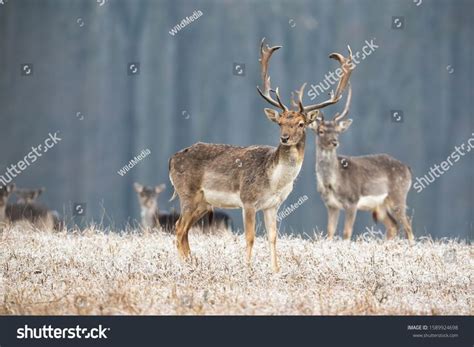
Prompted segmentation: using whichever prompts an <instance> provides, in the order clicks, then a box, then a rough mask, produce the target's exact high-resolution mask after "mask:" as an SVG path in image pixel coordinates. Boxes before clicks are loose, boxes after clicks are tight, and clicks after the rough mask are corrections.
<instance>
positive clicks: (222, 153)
mask: <svg viewBox="0 0 474 347" xmlns="http://www.w3.org/2000/svg"><path fill="white" fill-rule="evenodd" d="M279 48H281V47H280V46H275V47H269V46H268V45H264V40H262V42H261V46H260V64H261V69H262V70H261V76H262V81H263V90H260V88H258V87H257V90H258V92H259V94H260V95H261V96H262V97H263V99H264V100H265V101H267V102H268V103H269V104H271V105H272V106H274V107H276V108H278V109H279V111H276V110H274V109H270V108H266V109H265V110H264V111H265V114H266V116H267V118H268V119H269V120H271V121H272V122H274V123H276V124H278V126H279V127H280V144H279V146H278V147H276V148H275V147H270V146H258V145H257V146H250V147H238V146H231V145H224V144H208V143H196V144H194V145H192V146H191V147H188V148H185V149H183V150H181V151H180V152H178V153H176V154H174V155H173V156H172V157H171V158H170V161H169V170H170V180H171V182H172V184H173V186H174V188H175V194H176V193H177V195H178V196H179V199H180V205H181V217H180V218H179V220H178V222H177V223H176V236H177V248H178V253H179V254H180V256H181V257H182V258H187V257H189V255H190V252H191V250H190V248H189V241H188V231H189V228H190V227H191V226H192V225H193V224H194V223H195V222H196V221H197V220H199V218H201V216H203V215H204V214H205V213H207V212H208V211H209V210H212V208H213V207H218V208H225V209H229V208H242V210H243V219H244V229H245V238H246V241H247V262H248V263H249V264H250V262H251V257H252V246H253V243H254V238H255V215H256V213H257V212H258V211H260V210H262V211H263V214H264V220H265V227H266V230H267V233H268V240H269V243H270V253H271V263H272V267H273V269H274V271H278V270H279V266H278V261H277V255H276V239H277V219H276V217H277V211H278V208H279V206H280V205H281V203H282V202H283V201H285V199H286V198H287V197H288V195H289V194H290V192H291V191H292V189H293V182H294V180H295V179H296V177H297V176H298V174H299V172H300V169H301V165H302V163H303V158H304V149H305V139H306V135H305V129H306V127H308V126H309V125H310V124H311V123H312V122H313V121H314V120H315V119H316V116H317V115H318V114H319V109H321V108H323V107H325V106H328V105H332V104H335V103H336V102H338V101H339V100H340V98H341V94H342V91H343V90H344V88H345V84H346V83H347V81H348V78H349V74H350V70H349V69H348V68H344V67H343V73H344V76H343V78H341V79H340V80H339V85H338V87H337V93H336V94H334V93H331V97H330V99H329V100H326V101H324V102H322V103H319V104H315V105H309V106H303V103H302V97H303V91H304V87H305V85H306V84H303V85H302V86H301V88H300V90H299V91H298V96H299V99H298V102H296V101H294V102H293V106H295V107H296V109H288V108H287V107H286V106H285V105H284V104H283V103H282V101H281V99H280V95H279V92H278V88H277V89H276V90H272V89H271V86H270V76H269V75H268V63H269V60H270V58H271V56H272V54H273V53H274V52H275V51H276V50H277V49H279ZM330 57H331V58H334V59H336V60H338V61H339V62H340V63H342V62H343V57H342V56H341V55H340V54H331V55H330ZM270 92H272V93H273V94H274V95H275V97H276V99H275V98H274V97H273V96H272V94H271V93H270ZM175 194H174V195H173V198H174V197H175Z"/></svg>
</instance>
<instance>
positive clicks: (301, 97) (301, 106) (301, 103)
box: [296, 82, 306, 113]
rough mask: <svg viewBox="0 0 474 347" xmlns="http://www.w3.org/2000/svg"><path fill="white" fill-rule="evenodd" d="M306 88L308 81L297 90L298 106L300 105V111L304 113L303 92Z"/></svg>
mask: <svg viewBox="0 0 474 347" xmlns="http://www.w3.org/2000/svg"><path fill="white" fill-rule="evenodd" d="M305 88H306V82H305V83H303V84H302V85H301V87H300V89H299V90H297V91H296V95H297V96H298V107H299V111H300V113H304V106H303V93H304V89H305Z"/></svg>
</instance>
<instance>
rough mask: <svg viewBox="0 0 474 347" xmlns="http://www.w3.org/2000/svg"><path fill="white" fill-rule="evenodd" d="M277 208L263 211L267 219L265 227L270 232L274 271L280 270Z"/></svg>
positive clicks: (269, 240)
mask: <svg viewBox="0 0 474 347" xmlns="http://www.w3.org/2000/svg"><path fill="white" fill-rule="evenodd" d="M277 212H278V209H277V208H269V209H267V210H264V211H263V216H264V219H265V228H266V229H267V233H268V242H269V243H270V256H271V261H272V268H273V271H274V272H278V271H280V267H279V266H278V260H277V255H276V240H277V219H276V218H277Z"/></svg>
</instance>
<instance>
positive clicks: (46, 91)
mask: <svg viewBox="0 0 474 347" xmlns="http://www.w3.org/2000/svg"><path fill="white" fill-rule="evenodd" d="M197 10H200V11H201V12H202V13H203V15H202V16H201V17H200V18H198V19H196V20H195V21H194V22H192V23H190V24H189V25H188V26H187V27H185V28H184V29H182V30H181V31H179V32H178V33H177V34H175V35H174V36H173V35H171V34H170V33H169V31H170V30H171V29H172V28H173V27H174V26H175V25H177V24H178V23H180V22H181V21H182V19H183V18H185V17H186V16H190V15H192V14H193V11H197ZM473 14H474V2H473V1H470V0H456V1H451V0H430V1H429V0H417V1H412V0H384V1H372V0H360V1H355V0H336V1H333V0H318V1H314V0H298V1H289V0H286V1H282V0H273V1H257V0H255V1H253V0H252V1H251V0H246V1H231V0H227V1H225V0H222V1H218V0H213V1H211V0H203V1H184V0H179V1H164V0H136V1H126V0H100V1H96V0H69V1H60V0H41V1H38V0H8V1H7V0H4V1H3V5H0V117H1V125H0V144H1V148H2V151H1V156H0V174H3V173H4V172H5V170H6V169H7V167H8V166H9V165H11V164H13V163H16V162H18V160H20V159H22V158H23V157H24V156H25V155H26V154H27V153H28V151H29V150H30V148H31V146H35V145H37V144H39V143H41V142H43V141H44V139H45V138H47V136H48V133H49V132H53V133H54V132H55V131H59V135H60V137H61V138H62V141H61V142H60V143H58V144H57V145H56V147H54V148H53V149H51V150H50V151H49V152H48V153H46V154H44V155H43V156H42V157H41V158H40V159H38V160H37V162H35V163H33V164H32V165H31V166H30V167H29V168H28V169H26V170H25V171H24V172H23V173H22V174H21V175H19V176H18V177H17V178H16V179H15V183H16V184H17V185H18V186H22V187H36V186H44V187H46V189H47V191H46V192H45V193H44V195H43V196H42V197H41V198H40V200H42V201H43V202H45V203H47V204H48V205H49V206H50V207H51V208H54V209H56V210H58V211H61V212H64V214H65V215H66V217H68V218H71V206H72V204H74V203H77V202H85V203H87V210H86V216H85V217H82V223H84V222H86V221H91V220H94V221H101V220H103V222H104V224H106V225H113V226H116V227H123V226H124V225H126V223H128V222H130V223H133V221H135V220H138V219H139V218H140V215H139V208H138V202H137V198H136V194H135V192H134V191H133V188H132V184H133V182H135V181H138V182H141V183H144V184H149V185H154V184H160V183H166V184H167V190H166V191H165V192H164V193H163V194H162V195H161V197H160V207H161V208H162V209H166V210H170V209H171V208H173V207H174V208H179V205H178V203H177V200H176V201H173V202H172V203H170V202H168V199H169V198H170V197H171V195H172V192H173V189H172V187H171V184H170V182H169V179H168V158H169V157H170V155H172V154H173V153H175V152H176V151H178V150H180V149H182V148H183V147H186V146H189V145H191V144H193V143H195V142H197V141H204V142H215V143H228V144H235V145H243V146H245V145H251V144H265V145H277V143H278V136H279V132H278V128H277V126H276V125H274V124H273V123H271V122H269V121H268V120H267V119H266V117H265V115H264V112H263V108H264V107H267V104H266V103H265V102H264V101H263V100H262V99H261V97H260V96H259V95H258V94H257V91H256V88H255V87H256V85H257V84H260V79H259V73H260V70H259V68H260V66H259V63H258V53H259V52H258V48H259V42H260V40H261V38H262V37H266V38H267V40H268V42H269V43H270V44H271V45H277V44H281V45H282V46H283V49H281V50H280V51H278V52H277V53H276V54H275V55H274V57H273V61H272V64H271V68H270V74H271V76H272V85H273V86H279V87H280V93H281V94H282V96H284V98H285V101H286V102H287V103H288V100H289V96H290V92H291V91H293V90H295V89H296V88H298V87H299V86H300V85H301V84H302V83H303V82H305V81H307V82H309V83H310V84H311V83H313V84H316V83H319V82H320V81H322V79H323V77H324V74H325V73H327V72H329V71H333V70H334V69H335V68H336V67H337V64H336V63H335V62H334V61H332V60H330V59H328V54H329V53H331V52H333V51H338V52H341V53H344V54H345V53H346V45H347V44H350V45H351V47H352V49H353V50H354V51H357V50H360V49H361V48H362V46H363V45H364V42H365V40H369V41H370V40H371V39H374V42H375V43H376V44H377V45H378V46H379V48H377V49H376V51H375V52H374V53H373V54H372V55H370V56H369V57H367V59H365V60H364V61H362V62H361V64H360V65H359V66H358V67H357V69H356V70H355V71H354V73H353V75H352V85H353V90H354V93H353V98H352V100H353V101H352V107H351V118H353V119H354V124H353V125H352V127H351V129H350V130H349V131H348V132H347V133H346V134H344V135H343V136H341V140H342V143H341V146H340V148H339V152H340V153H343V154H349V155H362V154H369V153H378V152H386V153H389V154H391V155H393V156H395V157H396V158H398V159H400V160H402V161H404V162H405V163H407V164H408V165H410V166H411V168H412V170H413V175H414V177H416V176H422V175H424V174H426V173H427V172H428V170H429V168H430V167H431V166H432V165H434V164H439V163H440V162H441V161H443V160H445V159H446V158H447V157H448V156H449V155H450V154H451V152H452V151H454V146H455V145H460V144H461V143H463V142H465V141H467V139H469V137H471V136H472V135H471V134H472V133H473V131H474V127H473V111H472V110H473V102H472V99H473V96H474V94H473V83H472V81H473V77H474V76H473V45H472V44H473V38H474V23H473V20H472V17H473ZM394 16H402V17H404V18H403V25H404V26H403V28H402V29H393V28H392V25H393V23H392V22H393V18H392V17H394ZM25 63H29V64H33V70H32V71H33V73H32V74H31V75H29V76H23V75H22V74H21V66H22V64H25ZM130 63H139V69H140V70H139V71H138V72H139V73H138V74H136V75H133V74H130V72H129V70H128V67H129V64H130ZM234 64H238V65H242V64H245V70H243V71H242V73H241V74H240V75H239V74H238V73H237V72H236V70H235V69H234ZM307 91H308V89H307ZM325 97H326V95H322V96H320V97H319V98H318V99H317V101H320V100H322V99H324V98H325ZM305 101H306V103H310V102H311V100H310V99H309V98H308V95H306V97H305ZM338 107H342V106H341V105H339V106H333V107H332V108H330V109H326V112H325V113H326V115H331V114H332V113H333V112H336V110H338ZM391 110H402V111H403V113H404V119H403V122H402V123H396V122H393V120H392V118H391ZM314 146H315V145H314V135H313V134H312V133H309V134H308V138H307V147H306V157H305V162H304V165H303V168H302V171H301V174H300V176H299V178H298V180H297V181H296V183H295V187H294V190H293V192H292V194H291V195H290V196H289V197H288V199H287V201H286V203H285V205H287V206H288V205H290V204H292V203H295V202H296V201H297V200H298V199H299V198H300V197H301V196H303V195H307V196H308V200H307V201H306V202H304V203H303V204H302V206H301V207H299V208H298V209H297V210H296V211H294V212H293V213H292V214H291V215H290V216H288V217H287V218H285V219H284V220H283V222H282V223H281V232H294V233H311V232H312V230H313V229H319V230H325V228H326V209H325V207H324V205H323V203H322V201H321V198H320V196H319V194H318V193H317V192H316V182H315V173H314V164H315V148H314ZM147 148H148V149H149V150H150V151H151V154H150V155H149V156H147V157H146V158H145V159H143V160H142V161H141V162H140V163H138V165H136V166H135V167H134V168H133V169H131V170H130V171H129V172H128V173H127V174H126V175H125V176H123V177H122V176H120V175H119V174H117V171H118V170H119V169H121V168H122V167H123V166H124V165H126V164H127V163H128V162H129V161H130V160H131V159H132V158H133V157H134V156H135V155H137V154H139V153H140V152H141V151H142V150H143V149H147ZM473 169H474V165H473V158H472V154H471V153H469V154H467V155H466V156H464V157H462V158H461V160H460V161H459V162H457V163H455V164H454V166H453V167H452V168H451V169H450V170H449V171H448V172H447V173H445V174H444V175H443V176H442V177H440V178H438V179H437V180H436V181H435V182H434V183H432V184H431V185H430V186H429V187H428V188H426V189H424V190H423V191H422V192H421V193H417V192H416V191H415V190H414V189H412V191H411V193H410V194H409V199H408V205H409V207H410V211H409V214H410V215H413V218H414V219H413V221H414V227H415V234H416V235H417V236H422V235H432V236H433V237H446V236H453V237H462V238H467V239H472V235H473V229H474V217H473V216H474V207H473V206H474V204H473V199H474V184H473V172H474V170H473ZM104 211H105V214H104ZM231 213H232V216H233V217H234V220H235V224H236V225H237V226H238V227H241V225H242V222H241V214H240V211H233V212H231ZM76 219H78V217H76ZM372 225H373V222H372V221H371V219H370V216H369V214H367V213H359V215H358V218H357V222H356V227H355V229H354V231H355V233H358V232H359V233H360V232H364V231H365V230H366V227H371V226H372ZM341 228H342V219H341V221H340V225H339V230H341Z"/></svg>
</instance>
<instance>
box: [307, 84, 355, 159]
mask: <svg viewBox="0 0 474 347" xmlns="http://www.w3.org/2000/svg"><path fill="white" fill-rule="evenodd" d="M351 98H352V87H351V85H350V83H349V88H348V93H347V99H346V105H345V106H344V110H343V111H342V112H341V113H336V114H335V115H334V117H333V118H332V119H330V120H325V119H324V115H323V113H321V114H320V115H319V116H318V117H316V121H315V122H313V123H312V124H311V126H310V127H311V129H312V130H313V131H314V132H315V133H316V138H317V140H316V141H317V146H318V148H320V149H323V150H333V149H336V148H337V147H338V146H339V135H340V134H341V133H343V132H345V131H346V130H347V129H349V127H350V126H351V124H352V119H345V118H346V117H347V115H348V113H349V107H350V104H351Z"/></svg>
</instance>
